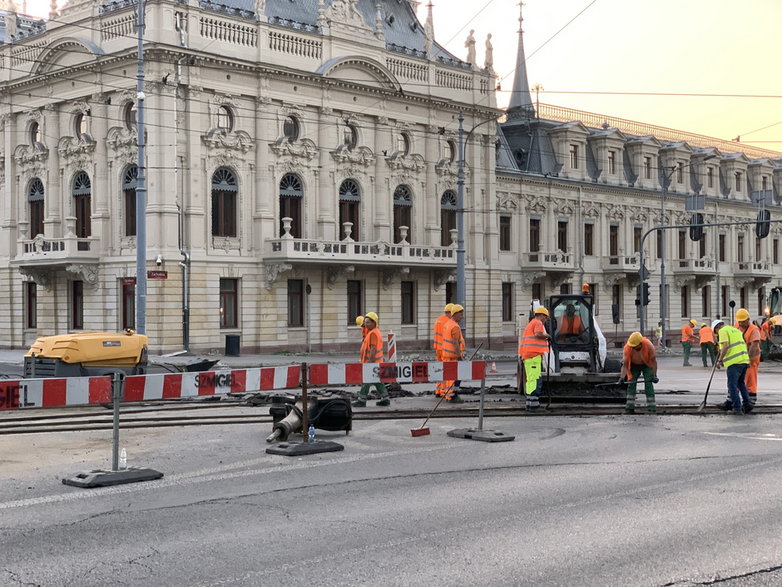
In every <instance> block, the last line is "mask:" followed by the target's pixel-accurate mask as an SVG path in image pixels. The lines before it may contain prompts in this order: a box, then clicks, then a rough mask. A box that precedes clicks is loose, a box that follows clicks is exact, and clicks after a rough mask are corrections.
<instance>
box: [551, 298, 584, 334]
mask: <svg viewBox="0 0 782 587" xmlns="http://www.w3.org/2000/svg"><path fill="white" fill-rule="evenodd" d="M584 330H585V328H584V323H583V322H582V321H581V316H579V315H578V314H576V307H575V306H574V305H573V304H568V305H567V306H566V307H565V313H564V314H563V316H562V318H560V323H559V331H558V332H557V340H558V341H560V342H567V341H569V340H570V339H572V338H573V337H577V336H579V335H580V334H583V332H584Z"/></svg>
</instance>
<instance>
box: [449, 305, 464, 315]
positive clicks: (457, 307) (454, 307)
mask: <svg viewBox="0 0 782 587" xmlns="http://www.w3.org/2000/svg"><path fill="white" fill-rule="evenodd" d="M458 312H464V308H463V307H462V306H460V305H459V304H451V316H453V315H454V314H456V313H458Z"/></svg>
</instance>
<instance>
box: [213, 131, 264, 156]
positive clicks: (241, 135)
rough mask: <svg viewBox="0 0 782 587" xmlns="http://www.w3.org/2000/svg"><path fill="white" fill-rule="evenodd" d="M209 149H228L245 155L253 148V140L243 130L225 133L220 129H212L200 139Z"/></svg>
mask: <svg viewBox="0 0 782 587" xmlns="http://www.w3.org/2000/svg"><path fill="white" fill-rule="evenodd" d="M201 140H202V141H203V143H204V144H205V145H207V146H208V147H209V148H210V149H228V150H230V151H241V152H242V153H247V152H248V151H250V150H251V149H252V148H253V140H252V138H250V135H249V134H247V133H246V132H244V131H243V130H237V131H234V132H230V133H227V132H225V131H223V130H221V129H212V130H210V131H209V132H208V133H206V134H205V135H203V136H202V137H201Z"/></svg>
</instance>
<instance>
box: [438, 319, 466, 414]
mask: <svg viewBox="0 0 782 587" xmlns="http://www.w3.org/2000/svg"><path fill="white" fill-rule="evenodd" d="M463 318H464V308H463V307H462V306H460V305H459V304H452V305H451V318H450V319H449V320H448V322H446V323H445V324H444V325H443V346H442V357H443V361H461V360H462V359H463V358H464V337H463V336H462V328H461V326H459V322H461V321H462V319H463ZM460 383H461V382H460V381H453V380H450V381H444V382H443V384H444V385H443V391H444V392H445V400H446V401H448V402H451V403H453V404H460V403H462V402H463V400H462V398H461V397H459V384H460Z"/></svg>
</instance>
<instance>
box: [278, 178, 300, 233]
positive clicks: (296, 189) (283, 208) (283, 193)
mask: <svg viewBox="0 0 782 587" xmlns="http://www.w3.org/2000/svg"><path fill="white" fill-rule="evenodd" d="M303 199H304V188H303V187H302V185H301V179H300V178H299V176H298V175H295V174H293V173H286V174H285V175H283V176H282V179H281V180H280V236H282V235H283V234H285V231H284V230H283V228H282V219H283V218H286V217H287V218H290V219H291V220H292V222H291V232H290V234H291V236H292V237H293V238H301V236H302V234H303V233H304V232H303V231H302V226H301V204H302V200H303Z"/></svg>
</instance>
